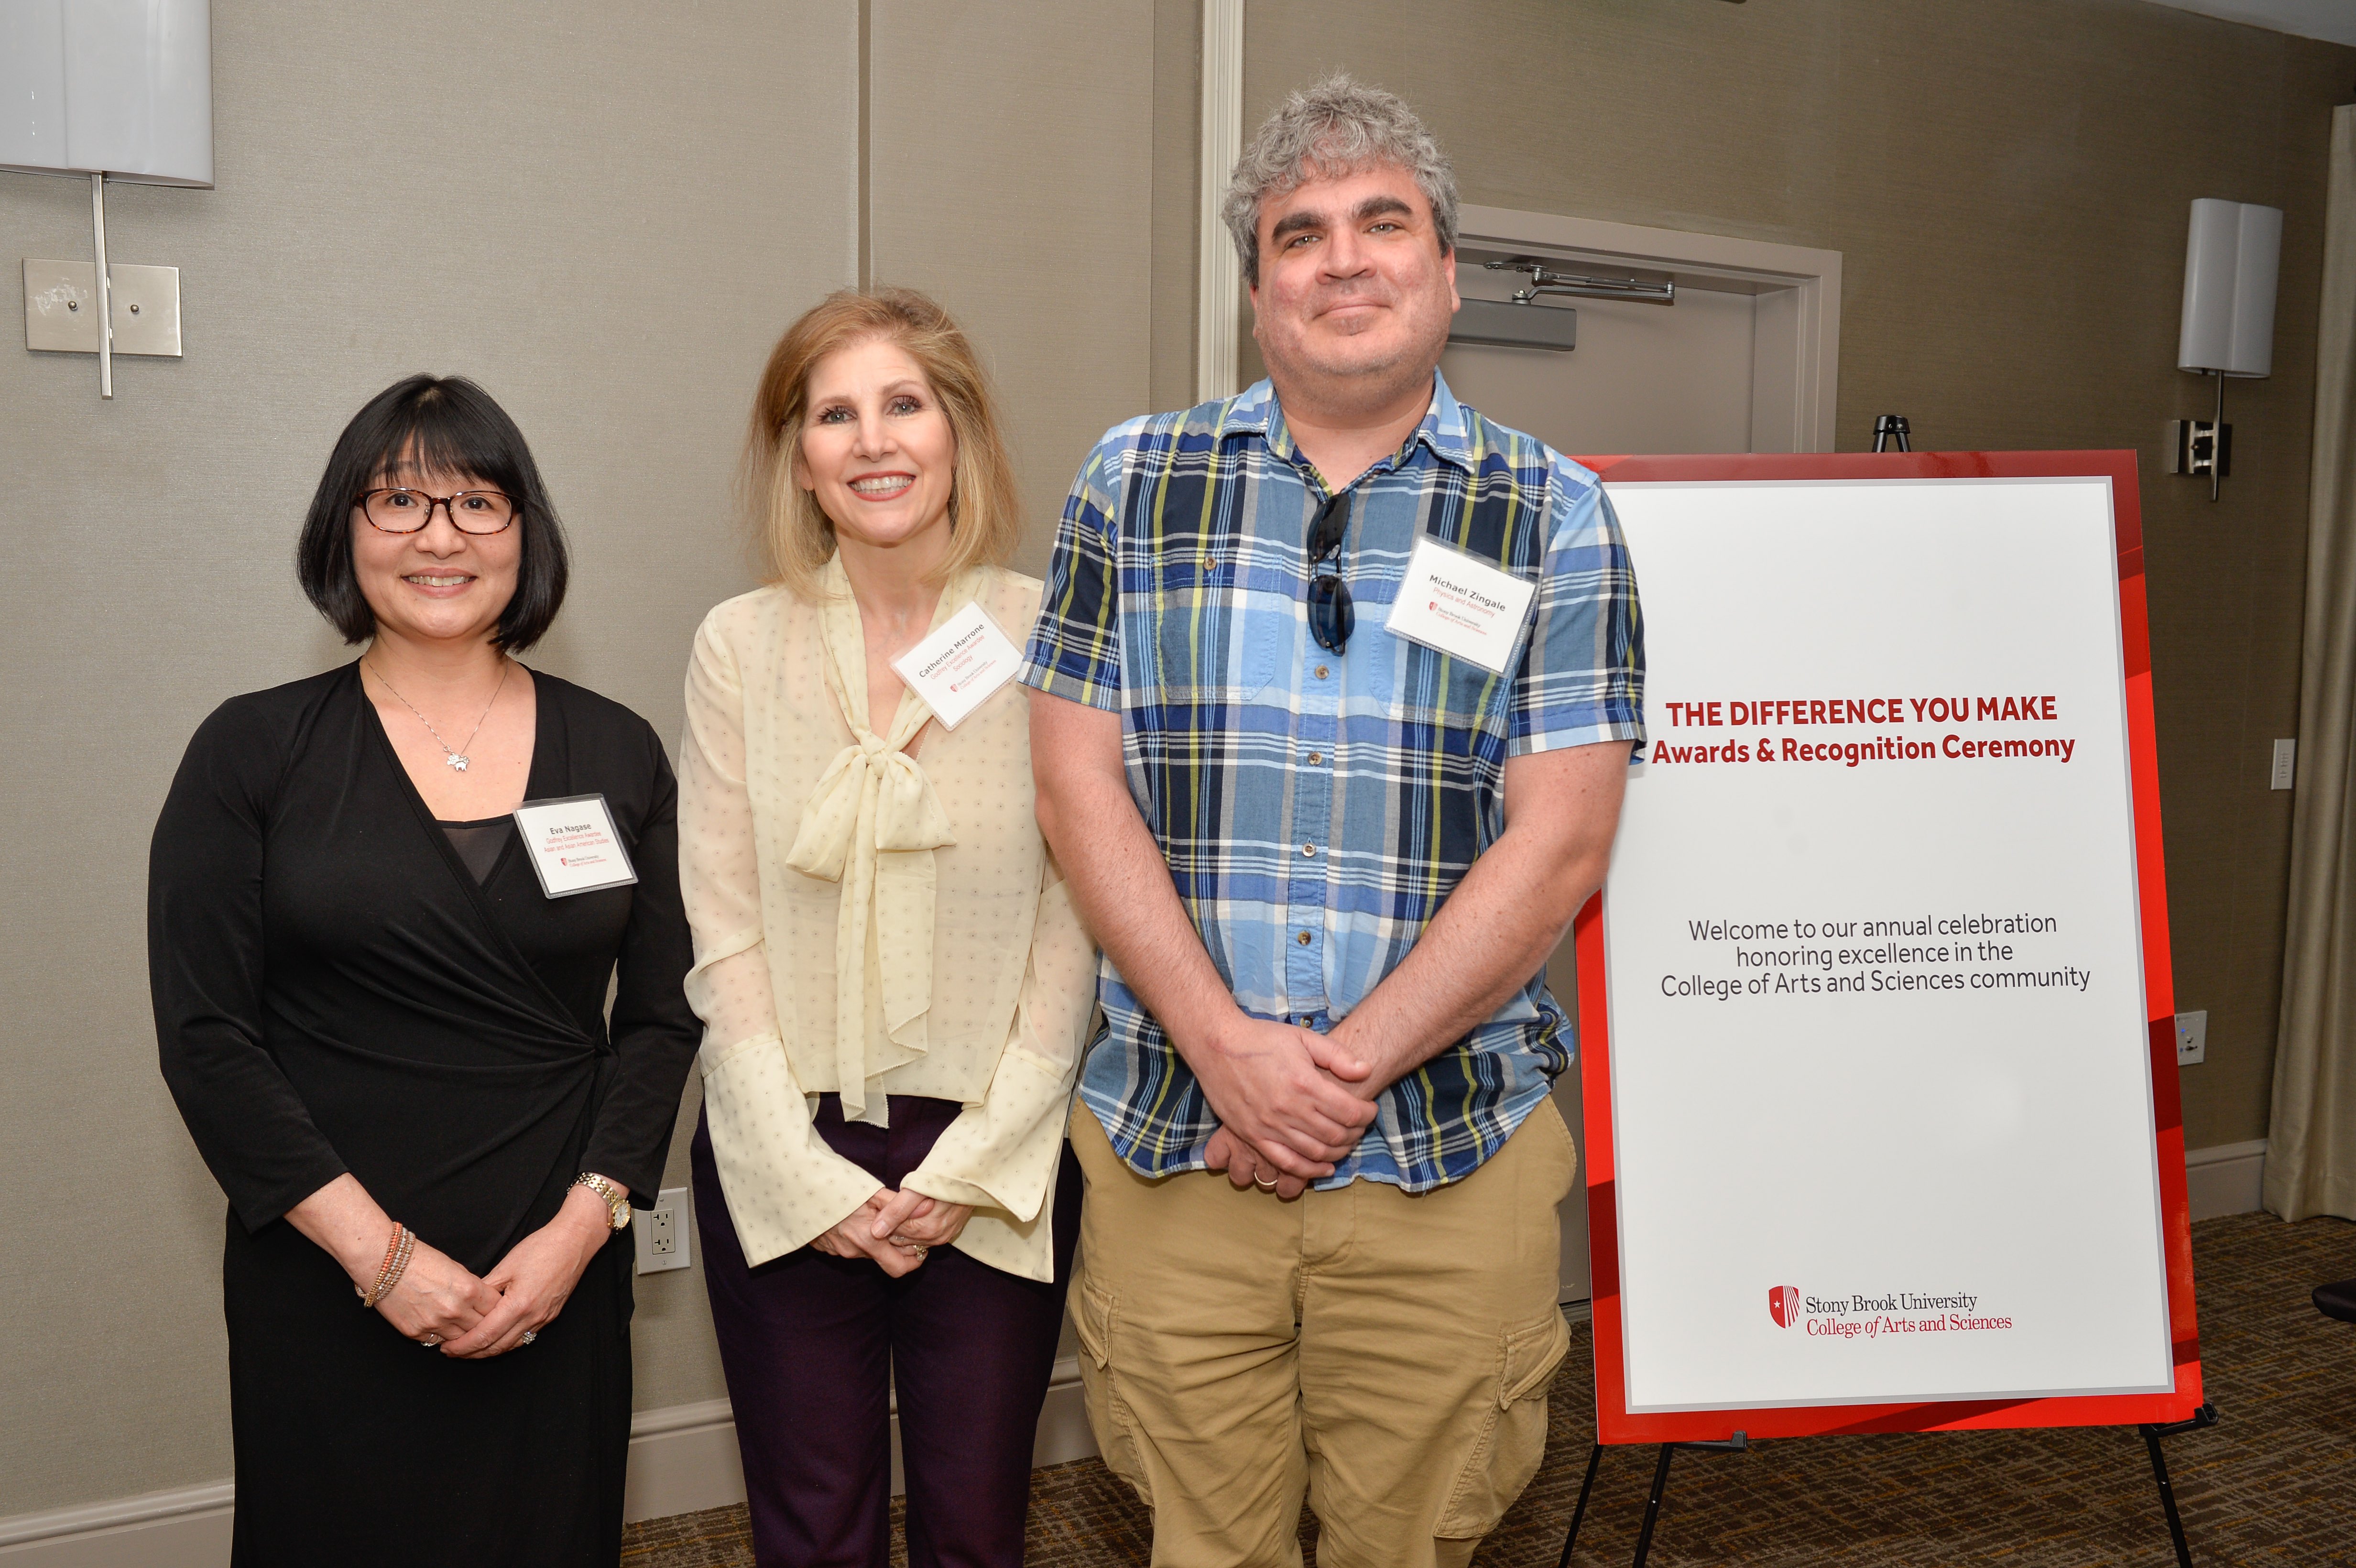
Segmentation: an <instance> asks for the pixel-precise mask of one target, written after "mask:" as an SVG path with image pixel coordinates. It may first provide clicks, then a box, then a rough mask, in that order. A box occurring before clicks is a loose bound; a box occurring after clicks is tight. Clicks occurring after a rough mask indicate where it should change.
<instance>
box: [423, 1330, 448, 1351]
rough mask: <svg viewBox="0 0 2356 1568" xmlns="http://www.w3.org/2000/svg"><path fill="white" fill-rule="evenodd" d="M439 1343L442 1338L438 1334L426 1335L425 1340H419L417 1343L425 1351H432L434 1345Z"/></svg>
mask: <svg viewBox="0 0 2356 1568" xmlns="http://www.w3.org/2000/svg"><path fill="white" fill-rule="evenodd" d="M441 1342H442V1336H441V1335H439V1334H428V1335H427V1336H425V1338H424V1339H420V1340H419V1341H418V1343H419V1344H421V1345H423V1346H424V1347H425V1348H426V1349H429V1350H430V1349H434V1346H436V1345H438V1344H440V1343H441Z"/></svg>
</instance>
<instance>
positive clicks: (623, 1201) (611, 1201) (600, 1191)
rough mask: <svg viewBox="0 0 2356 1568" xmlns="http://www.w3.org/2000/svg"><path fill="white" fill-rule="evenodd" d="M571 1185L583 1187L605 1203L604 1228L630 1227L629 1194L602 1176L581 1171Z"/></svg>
mask: <svg viewBox="0 0 2356 1568" xmlns="http://www.w3.org/2000/svg"><path fill="white" fill-rule="evenodd" d="M573 1186H575V1187H585V1188H587V1189H589V1190H590V1191H592V1192H594V1193H595V1194H596V1195H597V1200H598V1201H599V1202H601V1203H603V1204H605V1229H607V1230H609V1231H626V1230H628V1229H629V1228H630V1195H629V1194H628V1193H626V1192H625V1191H623V1190H622V1189H621V1188H619V1187H618V1186H616V1185H615V1184H614V1183H613V1182H611V1181H608V1180H606V1179H605V1178H604V1177H602V1176H597V1175H594V1174H593V1173H591V1172H589V1171H586V1170H584V1171H583V1172H582V1173H581V1174H580V1175H579V1176H577V1177H575V1178H573Z"/></svg>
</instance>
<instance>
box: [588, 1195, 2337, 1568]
mask: <svg viewBox="0 0 2356 1568" xmlns="http://www.w3.org/2000/svg"><path fill="white" fill-rule="evenodd" d="M2192 1247H2193V1256H2194V1275H2195V1278H2196V1279H2197V1280H2198V1282H2199V1286H2200V1296H2201V1343H2202V1353H2203V1358H2204V1360H2205V1362H2206V1368H2207V1380H2208V1381H2207V1387H2208V1391H2209V1397H2210V1400H2211V1403H2214V1404H2215V1405H2216V1406H2217V1409H2218V1413H2219V1414H2220V1415H2221V1416H2222V1422H2221V1424H2219V1425H2218V1426H2216V1427H2214V1428H2212V1429H2211V1430H2209V1431H2206V1432H2194V1433H2188V1434H2185V1435H2181V1436H2178V1437H2175V1438H2172V1439H2170V1440H2169V1447H2168V1456H2169V1469H2170V1471H2171V1474H2172V1475H2173V1477H2174V1478H2175V1482H2176V1490H2177V1499H2178V1503H2179V1506H2180V1507H2181V1508H2182V1509H2183V1511H2184V1523H2185V1531H2186V1533H2187V1535H2188V1536H2189V1537H2190V1541H2191V1545H2192V1553H2193V1559H2194V1561H2195V1562H2196V1563H2200V1564H2201V1565H2202V1568H2210V1565H2211V1564H2224V1563H2267V1564H2273V1563H2282V1564H2294V1565H2296V1564H2306V1563H2356V1326H2351V1325H2349V1324H2344V1323H2334V1322H2331V1321H2329V1320H2328V1319H2326V1318H2324V1317H2320V1316H2319V1315H2318V1314H2317V1312H2316V1311H2315V1309H2314V1308H2313V1307H2311V1306H2310V1305H2309V1304H2308V1291H2309V1290H2311V1289H2312V1288H2313V1287H2314V1286H2315V1285H2319V1284H2321V1283H2323V1282H2324V1281H2326V1280H2334V1279H2346V1278H2349V1277H2350V1276H2351V1275H2356V1225H2351V1224H2349V1223H2347V1222H2345V1221H2338V1220H2310V1221H2307V1222H2306V1223H2304V1224H2299V1225H2288V1226H2286V1225H2285V1224H2283V1223H2282V1222H2281V1221H2278V1220H2276V1219H2274V1218H2272V1217H2271V1216H2268V1215H2264V1214H2243V1215H2235V1216H2233V1217H2232V1218H2229V1219H2222V1220H2210V1221H2202V1222H2201V1223H2200V1224H2198V1225H2195V1226H2194V1227H2193V1228H2192ZM1552 1398H1553V1407H1552V1408H1553V1431H1552V1435H1551V1436H1550V1439H1549V1445H1548V1448H1547V1465H1546V1467H1545V1468H1544V1469H1543V1470H1541V1471H1540V1472H1539V1473H1538V1477H1537V1479H1536V1480H1535V1481H1533V1482H1531V1483H1530V1488H1529V1490H1527V1491H1526V1492H1525V1493H1523V1495H1522V1499H1521V1500H1520V1501H1519V1502H1518V1503H1516V1504H1515V1505H1514V1509H1513V1511H1512V1512H1510V1513H1508V1514H1507V1515H1506V1516H1505V1522H1504V1523H1503V1524H1502V1525H1500V1526H1499V1527H1498V1530H1497V1532H1496V1533H1495V1534H1494V1535H1493V1536H1491V1537H1490V1538H1489V1540H1488V1541H1486V1542H1485V1543H1484V1544H1483V1547H1482V1549H1481V1552H1480V1555H1479V1556H1478V1557H1477V1558H1476V1559H1475V1563H1476V1564H1478V1565H1479V1568H1553V1564H1554V1563H1555V1560H1556V1558H1557V1556H1558V1553H1559V1552H1561V1550H1562V1535H1563V1531H1564V1529H1565V1527H1566V1526H1567V1525H1568V1524H1569V1519H1570V1510H1571V1506H1572V1504H1573V1503H1574V1502H1575V1501H1576V1500H1577V1499H1578V1496H1579V1483H1580V1476H1581V1474H1582V1473H1583V1471H1584V1469H1585V1465H1586V1459H1587V1451H1588V1443H1589V1439H1590V1435H1591V1434H1592V1432H1593V1430H1594V1421H1595V1415H1594V1407H1595V1402H1594V1385H1593V1381H1592V1367H1591V1365H1590V1354H1589V1349H1588V1330H1587V1328H1586V1327H1585V1326H1584V1325H1581V1326H1580V1327H1578V1328H1576V1329H1575V1330H1574V1334H1573V1339H1572V1341H1571V1351H1570V1355H1569V1357H1568V1358H1566V1359H1565V1360H1564V1362H1563V1370H1562V1371H1561V1373H1560V1375H1558V1377H1557V1378H1556V1380H1555V1383H1554V1388H1553V1391H1552ZM1656 1453H1657V1450H1654V1449H1632V1448H1620V1449H1613V1450H1611V1451H1609V1452H1607V1453H1606V1454H1605V1455H1604V1456H1603V1468H1602V1473H1601V1477H1599V1478H1598V1480H1597V1482H1596V1488H1595V1499H1594V1501H1593V1502H1592V1503H1591V1504H1590V1506H1589V1509H1588V1518H1587V1522H1586V1524H1585V1526H1584V1527H1583V1528H1582V1529H1581V1531H1580V1551H1579V1557H1578V1561H1579V1562H1580V1563H1624V1562H1626V1561H1628V1560H1629V1558H1630V1557H1631V1556H1632V1555H1633V1552H1634V1549H1635V1540H1636V1531H1637V1527H1638V1525H1639V1523H1640V1521H1641V1520H1642V1518H1643V1514H1644V1493H1645V1488H1646V1487H1647V1485H1648V1484H1649V1482H1650V1480H1651V1477H1652V1467H1653V1463H1654V1459H1655V1455H1656ZM1315 1535H1316V1529H1315V1525H1314V1524H1313V1522H1312V1521H1311V1520H1309V1519H1308V1518H1307V1517H1306V1516H1304V1517H1303V1519H1302V1524H1301V1539H1302V1541H1303V1542H1304V1544H1308V1545H1310V1546H1311V1548H1312V1557H1311V1561H1312V1562H1313V1561H1314V1556H1313V1543H1314V1540H1315ZM1151 1537H1152V1527H1151V1518H1150V1516H1149V1515H1148V1514H1147V1513H1146V1511H1145V1509H1143V1508H1142V1507H1141V1506H1140V1505H1139V1503H1138V1502H1137V1500H1136V1499H1135V1497H1134V1496H1133V1495H1132V1494H1130V1491H1129V1490H1128V1488H1125V1487H1123V1486H1122V1485H1121V1484H1120V1483H1119V1482H1118V1481H1116V1480H1114V1479H1113V1478H1112V1477H1111V1475H1110V1474H1109V1473H1108V1472H1107V1471H1106V1469H1105V1468H1104V1467H1103V1466H1102V1465H1100V1464H1098V1462H1097V1461H1095V1460H1093V1459H1087V1460H1082V1461H1080V1462H1079V1463H1077V1464H1072V1465H1058V1466H1055V1467H1052V1468H1049V1469H1044V1470H1041V1471H1038V1472H1037V1473H1036V1475H1035V1476H1034V1477H1033V1480H1032V1493H1031V1537H1030V1562H1031V1563H1032V1564H1033V1568H1112V1565H1115V1564H1123V1565H1126V1564H1140V1565H1142V1564H1144V1563H1147V1562H1148V1560H1149V1558H1150V1555H1151V1552H1150V1547H1151ZM2169 1555H2170V1554H2169V1541H2168V1530H2167V1526H2166V1524H2165V1522H2164V1521H2163V1520H2162V1519H2161V1516H2160V1511H2159V1503H2158V1497H2157V1496H2156V1494H2155V1492H2154V1490H2153V1488H2152V1482H2151V1471H2150V1468H2149V1466H2148V1463H2147V1460H2146V1458H2145V1456H2144V1449H2143V1445H2142V1443H2141V1442H2140V1440H2138V1438H2137V1437H2136V1434H2135V1433H2133V1432H2132V1431H2126V1430H2119V1429H2115V1428H2081V1429H2074V1430H2056V1431H2047V1432H2014V1433H1995V1432H1989V1433H1953V1434H1942V1435H1907V1436H1892V1437H1819V1438H1807V1439H1792V1440H1788V1441H1784V1442H1779V1443H1762V1444H1760V1445H1757V1446H1756V1447H1754V1448H1753V1449H1752V1450H1751V1452H1750V1453H1748V1454H1740V1455H1717V1454H1681V1455H1679V1456H1678V1457H1677V1459H1676V1469H1675V1471H1674V1472H1673V1474H1672V1477H1671V1479H1670V1483H1669V1491H1668V1500H1667V1502H1666V1504H1665V1506H1664V1507H1663V1509H1662V1511H1661V1522H1660V1525H1659V1527H1658V1530H1657V1532H1656V1534H1655V1538H1654V1541H1653V1555H1652V1561H1653V1562H1654V1563H1657V1564H1659V1565H1660V1568H1687V1565H1688V1564H1701V1563H1744V1564H1757V1565H1760V1568H1798V1565H1799V1564H1802V1563H1807V1564H1820V1563H1873V1564H1876V1565H1877V1568H1883V1565H1907V1568H1911V1565H1915V1564H1921V1565H1923V1568H1933V1565H1937V1568H1944V1565H1945V1564H1949V1563H1961V1562H1966V1561H1973V1562H1994V1563H2004V1564H2006V1565H2007V1568H2062V1565H2064V1564H2069V1565H2076V1564H2082V1563H2083V1564H2097V1563H2148V1564H2152V1565H2153V1568H2163V1565H2165V1564H2167V1563H2169ZM622 1558H623V1561H624V1562H625V1563H628V1564H630V1565H631V1568H752V1563H753V1552H752V1546H751V1541H750V1538H749V1537H748V1535H747V1534H746V1531H745V1525H744V1509H741V1508H734V1509H712V1510H711V1511H709V1512H706V1513H696V1514H682V1515H680V1516H678V1517H676V1518H673V1519H662V1520H648V1522H646V1523H644V1524H639V1525H633V1526H632V1527H631V1528H630V1531H629V1532H628V1534H627V1536H626V1539H625V1541H624V1544H623V1550H622ZM904 1561H905V1559H903V1558H901V1557H899V1556H898V1555H896V1554H895V1556H894V1563H895V1564H897V1563H903V1562H904Z"/></svg>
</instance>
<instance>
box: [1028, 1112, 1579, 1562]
mask: <svg viewBox="0 0 2356 1568" xmlns="http://www.w3.org/2000/svg"><path fill="white" fill-rule="evenodd" d="M1072 1147H1073V1148H1074V1150H1075V1151H1076V1153H1077V1154H1078V1156H1079V1159H1080V1168H1081V1169H1082V1171H1083V1172H1085V1173H1086V1176H1087V1204H1086V1206H1085V1207H1084V1208H1083V1209H1082V1211H1081V1221H1080V1262H1079V1265H1078V1267H1077V1269H1076V1271H1075V1275H1074V1279H1073V1290H1072V1295H1071V1309H1072V1317H1073V1319H1074V1322H1075V1324H1076V1326H1077V1328H1078V1330H1079V1337H1080V1345H1081V1356H1080V1376H1081V1381H1083V1383H1084V1384H1085V1385H1086V1387H1087V1399H1088V1420H1089V1423H1090V1424H1092V1425H1093V1426H1094V1427H1095V1428H1096V1435H1097V1444H1098V1447H1099V1448H1100V1449H1101V1450H1102V1451H1103V1454H1104V1458H1105V1463H1106V1464H1107V1465H1108V1466H1110V1467H1111V1468H1112V1470H1113V1473H1114V1474H1116V1475H1118V1476H1119V1477H1121V1478H1122V1479H1123V1480H1125V1481H1127V1482H1128V1483H1129V1484H1130V1486H1132V1487H1134V1488H1137V1492H1138V1495H1139V1496H1140V1497H1141V1498H1142V1499H1144V1500H1145V1502H1146V1504H1147V1505H1148V1506H1149V1507H1151V1509H1153V1563H1154V1568H1263V1565H1264V1568H1299V1564H1300V1563H1301V1548H1300V1544H1299V1542H1298V1541H1297V1540H1296V1538H1295V1526H1296V1524H1297V1522H1298V1520H1299V1519H1300V1514H1301V1498H1302V1496H1303V1494H1304V1492H1305V1494H1306V1495H1307V1497H1308V1499H1309V1503H1310V1506H1311V1507H1312V1509H1315V1511H1316V1514H1317V1518H1318V1521H1319V1525H1320V1528H1321V1533H1320V1536H1319V1539H1318V1547H1317V1561H1318V1563H1319V1568H1375V1565H1381V1568H1392V1565H1397V1568H1429V1565H1437V1564H1446V1565H1450V1568H1461V1565H1462V1564H1463V1563H1469V1562H1470V1561H1471V1560H1472V1549H1473V1547H1474V1546H1475V1545H1477V1544H1478V1543H1479V1541H1480V1539H1481V1537H1482V1536H1483V1535H1485V1534H1486V1533H1488V1531H1490V1530H1491V1529H1493V1528H1494V1526H1495V1524H1496V1522H1497V1520H1498V1519H1499V1517H1500V1516H1502V1515H1503V1514H1504V1513H1505V1509H1506V1508H1507V1507H1508V1506H1509V1505H1510V1504H1511V1503H1512V1502H1513V1500H1514V1499H1515V1498H1516V1497H1518V1496H1519V1495H1520V1494H1521V1490H1522V1488H1524V1487H1526V1486H1527V1485H1528V1484H1529V1479H1530V1477H1532V1476H1533V1475H1535V1474H1536V1473H1537V1467H1538V1460H1539V1458H1540V1457H1541V1456H1542V1455H1543V1454H1544V1452H1545V1448H1546V1424H1547V1401H1546V1392H1547V1383H1548V1381H1550V1380H1551V1379H1552V1377H1553V1374H1554V1370H1555V1367H1556V1365H1557V1364H1558V1362H1560V1361H1561V1360H1562V1355H1563V1351H1564V1349H1566V1347H1567V1345H1568V1343H1569V1330H1568V1329H1567V1328H1566V1327H1565V1326H1564V1323H1563V1318H1562V1314H1561V1312H1560V1311H1559V1310H1558V1308H1557V1307H1556V1305H1555V1300H1556V1293H1557V1277H1558V1253H1559V1251H1560V1239H1559V1232H1558V1229H1557V1223H1558V1222H1557V1220H1556V1215H1555V1206H1556V1205H1557V1204H1558V1203H1559V1202H1560V1201H1561V1200H1563V1198H1564V1197H1565V1196H1566V1195H1568V1194H1569V1190H1570V1183H1571V1177H1572V1175H1573V1173H1574V1171H1575V1170H1576V1168H1577V1166H1578V1156H1577V1153H1576V1151H1575V1150H1574V1149H1573V1147H1572V1145H1571V1141H1570V1133H1569V1129H1567V1128H1566V1127H1565V1126H1564V1125H1563V1122H1562V1117H1561V1115H1560V1114H1559V1113H1558V1112H1557V1111H1556V1110H1555V1108H1554V1104H1553V1102H1552V1101H1551V1100H1549V1101H1547V1102H1545V1103H1543V1104H1540V1105H1539V1106H1538V1108H1537V1110H1536V1111H1534V1112H1533V1113H1531V1115H1529V1117H1528V1118H1527V1119H1526V1121H1524V1122H1523V1124H1522V1125H1521V1126H1520V1127H1519V1128H1518V1129H1516V1130H1515V1133H1514V1136H1512V1137H1511V1138H1509V1139H1507V1140H1506V1144H1505V1147H1504V1148H1503V1149H1502V1150H1500V1151H1499V1152H1498V1153H1497V1154H1496V1155H1494V1156H1493V1157H1491V1158H1490V1160H1489V1161H1488V1163H1487V1164H1485V1165H1483V1166H1482V1167H1481V1168H1480V1169H1479V1170H1477V1171H1475V1172H1474V1173H1473V1174H1472V1176H1470V1177H1467V1178H1466V1179H1463V1180H1462V1181H1459V1182H1455V1183H1452V1184H1451V1185H1449V1186H1446V1187H1441V1188H1437V1189H1433V1190H1431V1191H1430V1192H1423V1193H1408V1192H1403V1191H1401V1190H1399V1189H1398V1188H1396V1187H1391V1186H1388V1185H1386V1184H1383V1183H1380V1182H1373V1181H1359V1182H1353V1183H1352V1184H1351V1185H1350V1186H1348V1187H1344V1188H1341V1189H1337V1190H1334V1191H1331V1192H1319V1191H1315V1190H1312V1191H1309V1192H1307V1193H1304V1194H1302V1195H1301V1198H1299V1199H1298V1200H1294V1201H1292V1202H1290V1203H1286V1202H1280V1201H1279V1200H1276V1199H1275V1198H1273V1197H1271V1196H1269V1194H1267V1193H1264V1192H1259V1191H1256V1190H1252V1189H1246V1190H1244V1191H1241V1192H1238V1191H1237V1190H1236V1189H1235V1188H1234V1187H1233V1186H1231V1185H1230V1184H1229V1183H1228V1181H1227V1179H1226V1177H1225V1176H1223V1175H1220V1174H1217V1173H1215V1172H1210V1171H1194V1172H1189V1173H1187V1174H1184V1175H1180V1176H1171V1177H1164V1178H1162V1179H1158V1180H1148V1179H1145V1178H1143V1177H1141V1176H1139V1175H1137V1174H1136V1173H1135V1172H1134V1171H1132V1170H1130V1168H1128V1167H1127V1166H1126V1165H1124V1164H1122V1163H1121V1161H1120V1158H1119V1156H1117V1155H1115V1154H1114V1153H1113V1149H1112V1146H1111V1144H1110V1143H1109V1142H1108V1141H1107V1139H1106V1137H1105V1134H1104V1129H1103V1127H1102V1126H1101V1125H1099V1124H1098V1121H1097V1118H1096V1115H1095V1114H1094V1113H1092V1112H1090V1111H1089V1110H1088V1109H1087V1106H1086V1105H1085V1104H1081V1105H1078V1106H1076V1107H1075V1110H1074V1113H1073V1116H1072Z"/></svg>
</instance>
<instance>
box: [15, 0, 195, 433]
mask: <svg viewBox="0 0 2356 1568" xmlns="http://www.w3.org/2000/svg"><path fill="white" fill-rule="evenodd" d="M212 48H213V44H212V5H211V0H139V3H137V4H124V3H123V0H0V169H7V170H11V171H14V172H16V173H19V174H42V175H67V176H73V177H76V178H87V179H88V180H89V181H90V217H91V241H92V251H93V253H94V258H95V264H93V263H92V262H90V261H36V260H34V259H33V258H31V257H27V258H26V259H25V347H27V348H28V349H34V348H37V349H48V350H53V351H60V352H64V353H75V354H96V355H97V356H98V395H99V396H100V397H102V398H112V396H114V356H115V355H117V354H151V355H160V356H165V357H172V358H177V357H179V354H180V272H179V269H178V268H177V267H134V266H128V265H123V264H121V263H117V264H116V265H115V266H113V267H112V268H110V267H109V266H108V265H107V261H106V182H107V181H108V180H110V179H112V180H116V181H123V180H129V181H132V182H133V183H134V184H138V185H175V186H193V187H198V189H202V190H210V189H211V188H212V184H213V85H212Z"/></svg>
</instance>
